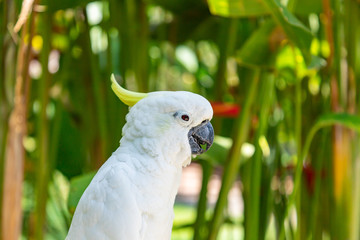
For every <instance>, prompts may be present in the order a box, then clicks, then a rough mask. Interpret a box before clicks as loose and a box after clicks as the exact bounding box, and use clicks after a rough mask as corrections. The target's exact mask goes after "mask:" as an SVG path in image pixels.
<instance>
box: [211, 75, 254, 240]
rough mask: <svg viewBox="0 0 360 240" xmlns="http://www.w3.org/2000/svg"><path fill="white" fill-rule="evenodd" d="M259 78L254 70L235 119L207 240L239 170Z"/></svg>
mask: <svg viewBox="0 0 360 240" xmlns="http://www.w3.org/2000/svg"><path fill="white" fill-rule="evenodd" d="M259 78H260V69H255V70H254V71H253V76H252V78H251V79H250V86H249V91H248V95H247V97H246V99H245V102H244V107H243V108H242V112H241V115H240V116H239V118H238V119H237V124H236V126H237V129H236V131H235V135H234V137H233V145H232V147H231V149H230V153H229V156H228V160H227V162H226V166H225V167H224V173H223V177H222V185H221V189H220V193H219V197H218V200H217V202H216V206H215V210H214V215H213V217H212V221H211V224H210V227H209V229H210V232H209V236H208V239H210V240H215V239H216V237H217V235H218V232H219V230H220V226H221V224H222V221H223V211H224V208H225V206H226V204H227V195H228V193H229V191H230V188H231V186H232V184H233V182H234V181H235V179H236V176H237V173H238V170H239V166H240V157H241V146H242V144H243V143H244V142H245V140H246V139H247V137H248V134H249V131H250V119H251V109H252V105H253V103H254V100H255V96H256V93H257V88H258V83H259Z"/></svg>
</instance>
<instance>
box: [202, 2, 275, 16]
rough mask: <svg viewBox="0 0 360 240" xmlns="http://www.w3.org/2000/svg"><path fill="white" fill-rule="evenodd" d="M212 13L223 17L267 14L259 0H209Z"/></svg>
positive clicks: (267, 11)
mask: <svg viewBox="0 0 360 240" xmlns="http://www.w3.org/2000/svg"><path fill="white" fill-rule="evenodd" d="M208 4H209V9H210V12H211V13H212V14H213V15H219V16H223V17H255V16H262V15H265V14H269V13H270V11H269V10H268V9H267V8H266V7H265V6H264V5H263V4H262V1H261V0H209V1H208Z"/></svg>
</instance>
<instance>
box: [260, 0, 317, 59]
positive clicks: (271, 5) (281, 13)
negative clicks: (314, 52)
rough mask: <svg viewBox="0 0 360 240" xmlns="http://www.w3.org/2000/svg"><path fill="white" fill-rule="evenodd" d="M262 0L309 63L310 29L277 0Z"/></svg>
mask: <svg viewBox="0 0 360 240" xmlns="http://www.w3.org/2000/svg"><path fill="white" fill-rule="evenodd" d="M262 1H263V3H265V5H266V6H267V8H268V9H269V11H270V12H271V14H272V16H273V17H274V18H275V20H276V21H277V22H278V24H279V25H280V26H281V27H282V28H283V29H284V31H285V33H286V35H287V36H288V38H289V39H290V40H291V41H292V42H293V43H295V44H296V45H297V47H298V48H299V49H300V51H301V53H302V54H303V56H304V59H305V62H306V63H310V61H311V54H310V46H311V41H312V39H313V35H312V33H311V31H310V30H309V29H308V28H307V27H306V26H305V25H304V24H303V23H302V22H300V21H299V20H298V19H297V18H296V17H295V16H294V15H293V14H292V13H291V12H290V11H289V10H288V9H287V8H286V7H284V6H283V5H282V4H281V3H280V2H279V1H278V0H262Z"/></svg>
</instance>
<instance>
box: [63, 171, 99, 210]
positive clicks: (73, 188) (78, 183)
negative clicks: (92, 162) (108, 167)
mask: <svg viewBox="0 0 360 240" xmlns="http://www.w3.org/2000/svg"><path fill="white" fill-rule="evenodd" d="M95 174H96V172H90V173H86V174H83V175H81V176H78V177H74V178H73V179H71V181H70V193H69V199H68V208H69V211H70V212H71V213H74V212H75V208H76V206H77V204H78V203H79V200H80V198H81V196H82V194H83V193H84V191H85V189H86V188H87V186H89V184H90V182H91V180H92V179H93V177H94V176H95Z"/></svg>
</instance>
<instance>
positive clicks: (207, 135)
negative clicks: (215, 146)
mask: <svg viewBox="0 0 360 240" xmlns="http://www.w3.org/2000/svg"><path fill="white" fill-rule="evenodd" d="M188 138H189V143H190V147H191V153H192V154H193V155H200V154H202V153H204V152H206V151H207V150H209V148H210V147H211V145H212V143H213V141H214V128H213V126H212V125H211V123H210V122H209V121H208V120H206V121H204V122H202V123H201V124H200V125H198V126H196V127H193V128H192V129H190V131H189V133H188Z"/></svg>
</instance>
